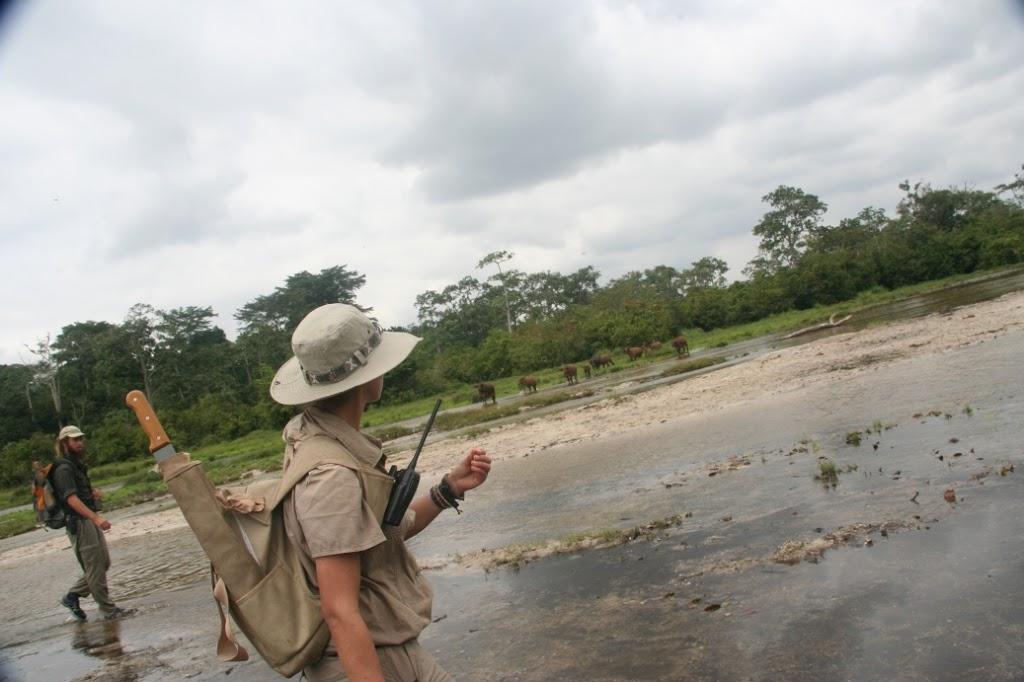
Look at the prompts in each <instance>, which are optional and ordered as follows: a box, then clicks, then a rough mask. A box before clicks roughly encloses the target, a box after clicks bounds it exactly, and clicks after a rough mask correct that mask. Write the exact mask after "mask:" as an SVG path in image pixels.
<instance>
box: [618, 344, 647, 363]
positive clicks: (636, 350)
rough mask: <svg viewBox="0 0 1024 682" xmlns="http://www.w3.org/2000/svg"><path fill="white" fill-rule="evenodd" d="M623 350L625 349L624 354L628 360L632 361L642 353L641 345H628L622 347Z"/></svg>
mask: <svg viewBox="0 0 1024 682" xmlns="http://www.w3.org/2000/svg"><path fill="white" fill-rule="evenodd" d="M623 350H625V351H626V355H627V356H629V361H630V362H633V361H634V360H636V359H637V358H639V357H640V356H641V355H643V354H644V347H643V346H630V347H629V348H624V349H623Z"/></svg>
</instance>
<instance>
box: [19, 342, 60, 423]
mask: <svg viewBox="0 0 1024 682" xmlns="http://www.w3.org/2000/svg"><path fill="white" fill-rule="evenodd" d="M26 348H28V352H29V353H32V355H34V356H36V357H37V358H38V360H37V361H36V366H35V371H34V372H33V375H32V380H33V381H35V382H37V383H40V384H43V385H44V386H46V387H47V388H48V389H49V391H50V399H51V400H52V401H53V411H54V412H56V413H57V424H58V425H59V426H64V416H63V415H64V412H63V410H62V409H61V408H62V402H61V393H60V376H59V373H58V370H59V369H60V368H59V366H58V362H57V358H56V357H55V355H54V349H53V344H52V342H51V341H50V335H49V334H47V335H46V338H45V339H40V340H39V341H37V342H36V345H35V346H26Z"/></svg>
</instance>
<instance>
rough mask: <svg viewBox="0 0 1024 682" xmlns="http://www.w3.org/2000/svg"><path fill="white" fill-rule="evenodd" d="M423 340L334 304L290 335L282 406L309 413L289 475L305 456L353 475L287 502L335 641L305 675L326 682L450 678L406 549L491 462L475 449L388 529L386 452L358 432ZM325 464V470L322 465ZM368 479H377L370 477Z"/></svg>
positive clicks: (423, 586) (319, 477)
mask: <svg viewBox="0 0 1024 682" xmlns="http://www.w3.org/2000/svg"><path fill="white" fill-rule="evenodd" d="M417 342H419V339H418V338H417V337H415V336H413V335H412V334H407V333H405V332H386V331H383V330H382V329H381V328H380V326H379V325H378V324H377V323H376V321H374V320H372V319H371V318H369V317H367V316H366V315H365V314H364V313H363V312H362V311H360V310H359V309H358V308H356V307H354V306H350V305H346V304H342V303H334V304H330V305H325V306H321V307H319V308H317V309H316V310H314V311H312V312H311V313H309V314H308V315H307V316H306V317H305V318H303V320H302V321H301V322H300V323H299V325H298V326H297V327H296V328H295V332H294V333H293V335H292V351H293V352H294V357H292V358H291V359H290V360H288V361H287V362H286V363H285V364H284V365H282V366H281V368H280V369H279V370H278V371H277V374H276V375H275V376H274V380H273V383H272V384H271V387H270V395H271V397H273V399H274V400H275V401H277V402H279V403H281V404H284V405H304V406H305V407H304V408H303V410H302V412H301V413H300V414H298V415H296V416H295V417H294V418H293V419H292V420H291V421H290V422H289V423H288V425H287V426H286V427H285V429H284V434H283V435H284V440H285V443H286V449H285V462H284V466H285V468H287V467H288V463H289V462H290V461H291V459H292V458H293V457H294V456H295V454H296V452H297V451H299V450H301V449H302V448H303V447H306V448H310V447H328V448H334V453H335V454H341V455H344V457H343V458H342V459H344V458H348V459H349V460H350V461H352V462H353V464H352V465H342V464H324V465H321V466H319V467H317V468H315V469H313V470H312V471H310V473H309V474H308V475H307V476H306V477H305V478H304V479H303V480H302V481H301V482H300V483H299V484H298V485H296V486H295V488H294V489H293V490H292V492H291V493H290V494H289V497H288V498H286V500H285V502H284V503H283V510H284V522H285V526H286V528H287V530H288V534H289V536H290V537H291V538H292V540H293V542H295V543H296V545H297V546H298V548H299V550H300V555H301V558H302V562H303V568H304V569H305V572H306V576H307V578H308V579H309V581H310V583H311V584H312V585H313V586H315V587H316V588H317V589H318V590H319V593H320V601H321V610H322V611H323V614H324V618H325V620H326V621H327V624H328V627H329V628H330V631H331V643H330V644H329V645H328V646H327V649H326V650H325V652H324V655H323V657H322V658H321V659H320V661H319V662H317V663H316V664H314V665H312V666H309V667H307V668H306V670H305V673H306V677H308V678H309V679H310V680H314V681H316V682H319V681H322V680H343V679H346V677H348V678H354V679H360V680H363V679H366V680H385V679H386V680H449V679H451V677H450V676H449V675H448V674H447V673H446V672H445V671H444V670H443V669H441V667H440V666H438V664H437V662H436V661H434V659H433V657H432V656H431V655H430V654H429V653H427V652H426V651H424V650H423V648H422V647H420V645H419V642H418V640H417V637H418V636H419V633H420V632H421V631H422V630H423V628H424V627H426V625H427V624H428V623H429V622H430V618H431V603H432V599H433V595H432V591H431V589H430V586H429V585H428V584H427V582H426V580H425V579H424V578H423V576H422V575H421V574H420V571H419V569H418V568H417V566H416V562H415V560H414V559H413V558H412V555H411V554H410V553H409V551H408V549H407V548H406V546H405V540H406V539H408V538H410V537H412V536H413V535H415V534H416V533H418V532H420V531H421V530H423V529H424V528H425V527H426V526H428V525H429V524H430V522H431V521H433V520H434V518H436V517H437V515H438V514H439V513H440V512H441V511H442V510H444V509H448V508H455V509H458V505H459V501H460V500H462V499H463V495H464V494H465V492H466V491H468V490H472V489H473V488H476V487H477V486H479V485H480V484H482V483H483V482H484V481H485V480H486V479H487V475H488V472H489V471H490V466H491V460H490V458H489V457H488V456H487V455H486V454H485V453H484V451H483V450H479V449H474V450H472V451H471V452H470V453H469V454H468V455H466V456H465V457H464V458H462V459H461V460H460V461H459V462H458V463H457V464H456V465H455V466H454V467H452V469H451V470H450V471H449V472H448V473H447V474H445V476H444V477H443V478H442V480H441V482H440V483H439V484H438V485H435V486H433V487H432V488H431V489H430V491H429V492H428V493H425V494H423V495H421V496H419V497H418V498H416V499H414V500H413V501H412V503H411V504H410V505H409V510H408V512H407V513H406V515H405V518H404V519H403V520H402V522H401V524H400V525H398V526H389V525H383V526H382V524H381V520H380V514H379V510H378V509H377V507H378V506H379V505H376V504H375V502H374V500H373V499H371V498H372V497H373V496H372V494H371V493H370V492H368V490H367V488H368V487H371V486H372V485H373V484H372V481H373V480H379V478H380V476H381V474H383V473H384V471H385V460H384V456H383V455H382V453H381V445H380V442H379V441H377V440H376V439H373V438H371V437H369V436H366V435H364V434H362V433H360V431H359V429H360V425H361V421H362V417H363V412H364V411H365V409H366V406H367V405H369V404H370V403H373V402H376V401H378V400H379V399H380V396H381V392H382V391H383V388H384V380H383V376H384V374H385V373H386V372H388V371H389V370H391V369H393V368H394V367H396V366H397V365H398V364H400V363H401V362H402V361H403V360H404V359H405V358H406V357H408V355H409V353H411V352H412V349H413V348H414V347H415V346H416V343H417ZM317 461H319V460H317ZM367 472H369V473H367Z"/></svg>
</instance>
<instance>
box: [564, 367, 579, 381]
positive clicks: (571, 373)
mask: <svg viewBox="0 0 1024 682" xmlns="http://www.w3.org/2000/svg"><path fill="white" fill-rule="evenodd" d="M562 374H564V375H565V380H566V381H568V382H569V384H570V385H572V384H575V383H576V375H577V371H576V365H566V366H565V367H563V368H562Z"/></svg>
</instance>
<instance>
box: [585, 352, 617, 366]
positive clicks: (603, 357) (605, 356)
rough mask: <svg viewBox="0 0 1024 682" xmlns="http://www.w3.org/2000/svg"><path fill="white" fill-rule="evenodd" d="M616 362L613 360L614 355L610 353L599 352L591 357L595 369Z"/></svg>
mask: <svg viewBox="0 0 1024 682" xmlns="http://www.w3.org/2000/svg"><path fill="white" fill-rule="evenodd" d="M614 364H615V361H614V360H612V356H611V354H610V353H598V354H596V355H595V356H594V357H592V358H590V366H591V367H593V368H594V369H595V370H598V369H601V368H602V367H606V366H608V365H614Z"/></svg>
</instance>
